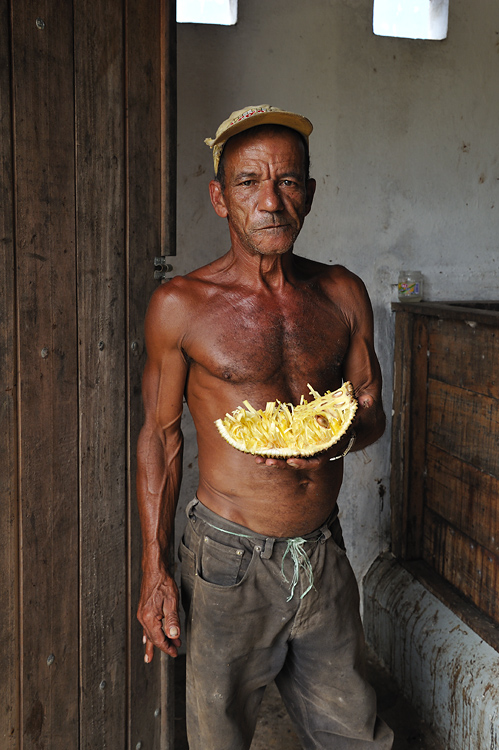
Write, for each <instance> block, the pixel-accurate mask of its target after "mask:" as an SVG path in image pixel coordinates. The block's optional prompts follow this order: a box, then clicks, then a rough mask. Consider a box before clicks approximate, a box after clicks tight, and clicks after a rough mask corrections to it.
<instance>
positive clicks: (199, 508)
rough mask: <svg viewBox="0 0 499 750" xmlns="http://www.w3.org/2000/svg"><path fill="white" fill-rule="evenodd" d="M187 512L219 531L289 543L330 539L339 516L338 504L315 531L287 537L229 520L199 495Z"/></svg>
mask: <svg viewBox="0 0 499 750" xmlns="http://www.w3.org/2000/svg"><path fill="white" fill-rule="evenodd" d="M185 512H186V514H187V517H188V518H190V517H191V516H192V515H195V516H197V517H198V518H200V519H201V520H202V521H205V522H206V523H207V524H209V525H210V526H213V528H215V529H218V530H219V531H225V532H227V533H229V534H234V535H236V536H241V537H244V538H245V539H255V540H258V541H261V542H266V541H267V540H269V541H270V540H272V541H273V542H274V543H278V542H284V543H287V542H288V541H290V540H292V539H294V538H297V539H304V540H305V541H316V540H317V539H320V538H321V537H322V538H323V539H324V540H325V539H329V537H330V536H331V531H330V527H331V526H332V525H333V523H334V522H335V521H336V519H337V518H338V506H337V505H335V507H334V509H333V510H332V511H331V513H330V514H329V516H328V517H327V518H326V520H325V521H324V523H322V524H321V525H320V526H319V527H318V528H317V529H315V530H314V531H311V532H310V533H309V534H303V535H302V536H300V537H287V536H276V537H270V536H267V535H265V534H259V533H258V532H256V531H253V530H252V529H249V528H247V527H246V526H242V525H241V524H238V523H235V522H234V521H229V519H228V518H224V517H223V516H219V515H218V513H215V512H214V511H212V510H210V509H209V508H207V507H206V505H203V503H202V502H201V500H198V498H197V497H195V498H194V499H193V500H191V502H190V503H189V504H188V505H187V508H186V511H185Z"/></svg>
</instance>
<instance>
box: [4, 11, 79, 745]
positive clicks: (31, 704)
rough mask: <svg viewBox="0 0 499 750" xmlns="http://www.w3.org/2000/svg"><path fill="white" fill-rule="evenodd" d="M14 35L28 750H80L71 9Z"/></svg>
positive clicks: (37, 15)
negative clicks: (77, 749) (72, 749)
mask: <svg viewBox="0 0 499 750" xmlns="http://www.w3.org/2000/svg"><path fill="white" fill-rule="evenodd" d="M37 19H39V20H38V24H37ZM12 29H13V80H14V86H13V91H14V123H15V135H14V139H15V140H14V148H15V174H16V246H17V302H18V343H19V369H20V382H19V387H20V398H19V423H20V437H19V446H20V455H21V457H22V460H21V462H20V498H21V508H20V520H21V534H22V539H21V584H22V589H21V638H22V645H21V647H22V662H21V664H22V673H21V674H22V681H21V691H22V698H21V705H22V716H21V720H22V728H23V730H22V731H23V738H22V747H23V750H27V749H28V748H48V747H50V748H51V750H67V748H69V747H71V748H74V747H77V746H78V597H77V591H78V557H77V544H78V542H77V534H76V530H77V527H78V517H77V510H78V502H77V493H78V485H77V429H78V420H77V409H76V404H77V394H76V367H77V357H76V319H75V312H76V311H75V306H74V297H75V256H74V235H75V232H74V229H75V227H74V127H73V117H74V110H73V12H72V7H71V4H68V3H67V2H64V0H53V1H51V2H49V0H40V2H38V3H37V5H36V10H35V8H34V7H33V6H32V5H31V4H29V3H12ZM62 707H64V709H63V710H61V709H62Z"/></svg>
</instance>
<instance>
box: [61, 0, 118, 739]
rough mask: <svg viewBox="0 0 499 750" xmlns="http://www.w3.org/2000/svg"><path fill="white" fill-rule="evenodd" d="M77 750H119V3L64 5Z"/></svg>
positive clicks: (89, 0) (79, 0)
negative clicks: (73, 332) (68, 28)
mask: <svg viewBox="0 0 499 750" xmlns="http://www.w3.org/2000/svg"><path fill="white" fill-rule="evenodd" d="M74 13H75V83H76V92H75V93H76V98H75V106H76V139H77V152H76V170H77V175H76V177H77V188H76V190H77V230H76V231H77V258H78V298H77V304H78V317H79V348H80V352H79V353H80V357H79V362H80V371H79V379H80V380H79V409H80V461H81V465H80V560H81V564H80V567H81V583H80V596H81V598H80V627H81V631H80V637H81V673H80V679H81V729H80V748H81V750H96V748H99V750H100V749H101V748H113V749H114V748H125V747H126V690H127V670H126V641H127V632H126V625H127V599H126V591H127V580H126V527H125V519H126V494H127V490H126V366H125V363H126V352H125V304H126V301H125V289H126V278H125V232H124V227H125V196H126V194H125V158H124V153H125V125H124V121H125V101H124V44H123V32H124V29H123V3H122V2H121V0H75V3H74Z"/></svg>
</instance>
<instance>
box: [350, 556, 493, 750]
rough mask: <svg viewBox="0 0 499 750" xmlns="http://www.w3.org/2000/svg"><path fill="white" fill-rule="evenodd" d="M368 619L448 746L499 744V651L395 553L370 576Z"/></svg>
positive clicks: (469, 749) (476, 749) (369, 631)
mask: <svg viewBox="0 0 499 750" xmlns="http://www.w3.org/2000/svg"><path fill="white" fill-rule="evenodd" d="M364 600H365V604H364V627H365V630H366V635H367V637H368V639H369V642H370V644H371V645H372V647H373V648H374V650H375V651H376V653H377V654H378V655H379V656H380V658H381V659H382V660H383V662H384V663H385V664H386V665H388V666H389V668H390V671H391V673H392V675H393V677H394V678H395V679H396V681H397V682H398V684H399V686H400V687H401V689H402V691H403V693H404V695H405V697H406V698H408V700H409V701H410V702H411V703H412V705H413V706H414V707H415V708H416V709H417V710H418V712H419V714H420V716H422V717H423V718H424V719H425V720H426V721H427V722H428V723H429V724H430V725H432V726H433V728H434V730H435V733H436V734H437V735H438V736H439V737H440V739H441V740H442V742H443V747H445V748H448V750H498V748H499V682H498V679H497V675H498V670H499V654H498V653H497V651H495V650H494V649H493V648H491V647H490V646H489V645H488V644H487V643H485V641H483V640H482V639H481V638H480V637H479V636H478V635H477V634H476V633H474V632H473V631H472V630H471V629H470V628H469V627H468V626H467V625H465V624H464V623H463V622H462V621H461V620H460V619H459V618H458V617H457V616H456V615H455V614H454V613H453V612H451V611H450V610H449V609H448V608H447V607H445V606H444V605H443V604H442V603H441V602H440V601H439V600H438V599H436V597H435V596H433V595H432V594H431V593H430V592H429V591H428V590H427V589H425V588H424V587H423V586H422V585H421V584H420V583H418V581H416V580H415V579H414V578H413V576H411V575H410V573H408V572H407V571H406V570H404V569H403V568H402V567H401V566H400V565H399V564H398V563H397V562H396V561H395V560H394V559H389V558H385V559H379V560H377V561H376V562H375V563H374V564H373V566H372V567H371V569H370V571H369V573H368V574H367V576H366V578H365V581H364Z"/></svg>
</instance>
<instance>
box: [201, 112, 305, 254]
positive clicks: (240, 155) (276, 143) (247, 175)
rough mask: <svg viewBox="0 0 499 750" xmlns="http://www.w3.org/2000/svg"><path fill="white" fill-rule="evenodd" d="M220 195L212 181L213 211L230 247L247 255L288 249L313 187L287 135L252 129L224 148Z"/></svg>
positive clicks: (295, 140) (301, 153)
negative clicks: (225, 229)
mask: <svg viewBox="0 0 499 750" xmlns="http://www.w3.org/2000/svg"><path fill="white" fill-rule="evenodd" d="M224 160H225V189H224V190H223V191H222V188H221V186H220V183H219V182H217V181H216V180H214V181H213V182H211V183H210V194H211V199H212V203H213V206H214V208H215V211H216V212H217V214H218V215H219V216H222V217H227V219H228V222H229V230H230V233H231V239H232V246H233V248H235V247H240V248H242V249H244V250H245V251H246V252H248V253H250V254H251V255H255V254H258V255H281V254H283V253H286V252H287V251H288V250H290V249H291V248H292V247H293V244H294V242H295V240H296V238H297V236H298V234H299V232H300V229H301V228H302V226H303V221H304V219H305V216H306V215H307V214H308V213H309V211H310V207H311V204H312V198H313V194H314V190H315V181H314V180H307V179H306V174H305V147H304V144H303V142H302V140H301V138H300V137H299V135H298V134H297V133H295V132H293V131H292V130H289V129H281V128H272V126H269V127H264V128H255V129H251V130H248V131H245V132H244V133H241V134H240V135H238V136H235V137H234V138H231V139H230V140H229V141H228V142H227V145H226V146H225V153H224Z"/></svg>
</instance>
